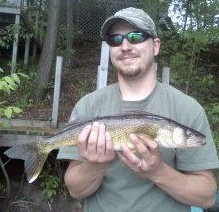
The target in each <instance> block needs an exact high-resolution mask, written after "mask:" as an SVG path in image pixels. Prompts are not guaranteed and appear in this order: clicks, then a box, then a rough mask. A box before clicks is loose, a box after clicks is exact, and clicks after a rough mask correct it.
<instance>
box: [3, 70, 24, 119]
mask: <svg viewBox="0 0 219 212" xmlns="http://www.w3.org/2000/svg"><path fill="white" fill-rule="evenodd" d="M0 72H3V70H2V69H0ZM20 77H25V78H27V76H26V75H24V74H22V73H13V74H11V75H9V76H4V77H2V78H0V93H2V96H3V97H4V96H5V94H6V96H5V98H7V96H9V95H10V94H11V92H12V91H15V90H16V89H17V88H18V86H19V85H20ZM21 111H22V110H21V109H20V108H18V107H16V106H12V105H7V101H6V100H4V99H3V100H2V98H1V100H0V117H1V116H3V117H7V118H11V116H12V114H13V113H20V112H21Z"/></svg>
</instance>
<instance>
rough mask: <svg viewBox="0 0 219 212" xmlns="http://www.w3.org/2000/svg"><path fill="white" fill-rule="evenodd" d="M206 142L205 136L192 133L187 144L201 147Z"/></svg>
mask: <svg viewBox="0 0 219 212" xmlns="http://www.w3.org/2000/svg"><path fill="white" fill-rule="evenodd" d="M205 144H206V142H204V141H203V137H198V136H195V135H191V136H190V137H189V138H188V140H187V145H188V146H189V147H199V146H203V145H205Z"/></svg>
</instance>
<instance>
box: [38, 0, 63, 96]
mask: <svg viewBox="0 0 219 212" xmlns="http://www.w3.org/2000/svg"><path fill="white" fill-rule="evenodd" d="M59 7H60V0H50V7H49V17H48V26H47V30H46V37H45V39H44V44H43V50H42V53H41V56H40V60H39V73H38V78H37V86H38V89H37V98H38V99H42V97H43V92H44V89H45V87H46V84H47V83H48V81H49V77H50V74H51V70H52V64H53V59H54V55H55V49H56V38H57V28H58V20H59Z"/></svg>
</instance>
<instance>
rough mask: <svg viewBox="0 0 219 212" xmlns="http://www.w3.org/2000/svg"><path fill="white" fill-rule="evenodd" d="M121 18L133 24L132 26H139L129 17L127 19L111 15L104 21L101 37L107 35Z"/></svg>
mask: <svg viewBox="0 0 219 212" xmlns="http://www.w3.org/2000/svg"><path fill="white" fill-rule="evenodd" d="M121 20H123V21H126V22H127V23H129V24H131V25H132V26H134V27H136V28H138V27H137V25H136V24H135V23H134V22H132V21H130V20H129V19H127V18H125V17H122V16H121V17H119V16H116V17H115V16H112V17H109V18H108V19H106V21H105V22H104V23H103V25H102V27H101V31H100V35H101V37H102V38H104V37H105V36H106V34H107V33H108V32H109V30H110V28H111V27H112V25H113V24H115V23H116V22H117V21H121Z"/></svg>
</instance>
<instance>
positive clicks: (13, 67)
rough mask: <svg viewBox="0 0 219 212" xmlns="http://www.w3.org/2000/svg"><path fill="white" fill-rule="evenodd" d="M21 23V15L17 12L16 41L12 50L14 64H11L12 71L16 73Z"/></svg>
mask: <svg viewBox="0 0 219 212" xmlns="http://www.w3.org/2000/svg"><path fill="white" fill-rule="evenodd" d="M19 25H20V15H19V14H16V16H15V27H16V32H15V35H14V43H13V52H12V62H11V63H12V64H11V73H14V71H15V69H16V63H17V50H18V37H19V28H18V27H19Z"/></svg>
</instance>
